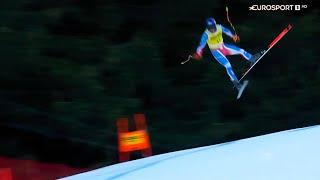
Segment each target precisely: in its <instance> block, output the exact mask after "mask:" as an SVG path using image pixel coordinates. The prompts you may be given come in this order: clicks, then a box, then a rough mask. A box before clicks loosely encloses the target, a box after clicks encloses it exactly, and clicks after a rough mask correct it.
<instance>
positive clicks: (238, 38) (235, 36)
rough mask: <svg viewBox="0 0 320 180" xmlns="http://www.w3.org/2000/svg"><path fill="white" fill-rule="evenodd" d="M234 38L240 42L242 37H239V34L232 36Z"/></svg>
mask: <svg viewBox="0 0 320 180" xmlns="http://www.w3.org/2000/svg"><path fill="white" fill-rule="evenodd" d="M232 39H233V41H234V42H236V43H238V42H240V37H239V36H238V35H234V36H232Z"/></svg>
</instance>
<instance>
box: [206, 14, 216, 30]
mask: <svg viewBox="0 0 320 180" xmlns="http://www.w3.org/2000/svg"><path fill="white" fill-rule="evenodd" d="M206 25H207V28H208V29H215V28H216V20H214V19H213V18H212V17H210V18H208V19H206Z"/></svg>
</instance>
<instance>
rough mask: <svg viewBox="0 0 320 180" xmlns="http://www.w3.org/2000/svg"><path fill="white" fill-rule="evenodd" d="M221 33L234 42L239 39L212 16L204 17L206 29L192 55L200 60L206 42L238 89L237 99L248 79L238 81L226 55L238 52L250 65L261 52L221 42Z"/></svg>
mask: <svg viewBox="0 0 320 180" xmlns="http://www.w3.org/2000/svg"><path fill="white" fill-rule="evenodd" d="M223 33H224V34H226V35H228V36H229V37H231V38H232V39H233V41H234V42H239V41H240V37H239V36H238V35H234V34H233V33H232V32H231V31H230V30H229V29H227V28H225V27H224V26H222V25H220V24H216V21H215V20H214V18H212V17H210V18H208V19H206V29H205V31H204V32H203V34H202V37H201V40H200V44H199V46H198V48H197V50H196V52H195V53H194V54H193V55H192V57H193V58H194V59H196V60H200V59H201V58H202V53H203V49H204V48H205V46H206V44H208V46H209V49H210V51H211V53H212V55H213V57H214V58H215V59H216V60H217V61H218V62H219V63H220V64H221V65H222V66H224V67H225V68H226V71H227V73H228V75H229V77H230V79H231V81H232V83H233V85H234V86H235V87H236V88H237V90H238V97H237V99H239V98H240V96H241V94H242V92H243V90H244V88H245V87H246V86H247V84H248V81H244V82H243V83H242V84H241V83H240V82H239V80H238V78H237V76H236V74H235V73H234V71H233V69H232V67H231V64H230V62H229V60H228V59H227V58H226V56H228V55H236V54H240V55H241V56H242V57H244V58H245V59H246V60H247V61H249V62H250V63H251V65H253V64H254V62H255V61H256V60H257V59H258V58H259V57H260V56H261V54H262V53H257V54H255V55H252V54H250V53H249V52H247V51H245V50H244V49H241V48H239V47H237V46H235V45H231V44H225V43H223V37H222V34H223Z"/></svg>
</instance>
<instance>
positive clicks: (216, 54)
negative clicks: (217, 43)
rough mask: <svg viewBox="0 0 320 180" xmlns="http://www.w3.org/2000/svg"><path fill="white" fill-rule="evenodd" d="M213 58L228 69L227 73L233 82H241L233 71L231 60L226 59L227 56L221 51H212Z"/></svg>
mask: <svg viewBox="0 0 320 180" xmlns="http://www.w3.org/2000/svg"><path fill="white" fill-rule="evenodd" d="M211 53H212V55H213V57H214V58H215V59H216V60H217V61H218V62H219V63H220V64H221V65H222V66H224V67H225V68H226V71H227V73H228V75H229V77H230V79H231V81H232V82H239V81H238V78H237V76H236V74H235V73H234V71H233V70H232V67H231V64H230V62H229V60H228V59H227V58H226V57H225V55H224V54H223V53H222V52H221V51H219V50H211Z"/></svg>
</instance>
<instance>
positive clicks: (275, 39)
mask: <svg viewBox="0 0 320 180" xmlns="http://www.w3.org/2000/svg"><path fill="white" fill-rule="evenodd" d="M291 28H292V25H291V24H289V25H288V26H287V27H286V28H285V29H284V30H282V32H281V33H280V34H279V35H278V36H277V37H276V38H274V40H273V41H272V42H271V43H270V44H269V46H268V49H267V50H264V51H263V53H262V54H261V56H260V57H259V58H258V59H257V60H256V62H255V63H254V64H253V65H252V66H251V67H250V68H249V69H248V70H247V71H246V72H245V73H244V74H243V75H242V77H241V78H240V80H239V81H241V80H242V79H243V78H244V77H245V76H246V75H247V74H248V73H249V72H250V70H251V69H252V68H253V67H254V66H255V65H256V64H257V63H258V62H259V61H260V60H261V59H262V58H263V56H265V55H266V54H267V53H268V52H269V51H270V49H271V48H272V47H273V46H274V45H275V44H277V43H278V42H279V41H280V39H282V38H283V36H284V35H286V34H287V33H288V32H289V31H290V29H291Z"/></svg>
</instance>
